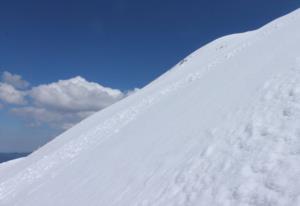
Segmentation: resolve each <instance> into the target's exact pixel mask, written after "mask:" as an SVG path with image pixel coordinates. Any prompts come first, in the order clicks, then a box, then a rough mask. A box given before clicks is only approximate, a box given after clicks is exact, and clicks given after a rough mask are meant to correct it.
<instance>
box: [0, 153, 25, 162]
mask: <svg viewBox="0 0 300 206" xmlns="http://www.w3.org/2000/svg"><path fill="white" fill-rule="evenodd" d="M29 154H30V153H0V163H2V162H6V161H9V160H13V159H17V158H20V157H25V156H27V155H29Z"/></svg>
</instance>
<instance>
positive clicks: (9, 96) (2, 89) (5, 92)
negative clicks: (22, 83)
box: [0, 82, 26, 104]
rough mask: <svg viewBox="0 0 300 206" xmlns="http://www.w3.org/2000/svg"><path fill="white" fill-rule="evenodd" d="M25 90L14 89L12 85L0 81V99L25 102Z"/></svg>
mask: <svg viewBox="0 0 300 206" xmlns="http://www.w3.org/2000/svg"><path fill="white" fill-rule="evenodd" d="M24 97H25V92H23V91H19V90H16V89H15V88H14V87H13V86H12V85H10V84H6V83H1V82H0V100H2V101H3V102H6V103H9V104H25V103H26V101H25V98H24Z"/></svg>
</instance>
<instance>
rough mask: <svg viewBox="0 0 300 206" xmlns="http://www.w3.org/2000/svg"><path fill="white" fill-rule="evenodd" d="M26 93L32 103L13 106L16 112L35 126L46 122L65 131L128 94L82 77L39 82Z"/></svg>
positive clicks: (13, 110)
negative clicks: (49, 82) (40, 83)
mask: <svg viewBox="0 0 300 206" xmlns="http://www.w3.org/2000/svg"><path fill="white" fill-rule="evenodd" d="M26 95H27V98H28V100H29V101H28V102H30V104H29V105H27V106H24V107H19V108H14V109H12V110H11V111H12V112H13V113H14V114H15V115H18V116H21V117H24V118H25V119H27V120H28V121H29V122H30V124H31V125H32V126H39V125H41V124H46V125H50V126H51V127H56V128H60V129H63V130H65V129H68V128H70V127H71V126H73V125H74V124H76V123H78V122H79V121H81V120H82V119H84V118H86V117H88V116H90V115H91V114H93V113H95V112H97V111H99V110H101V109H104V108H105V107H107V106H109V105H111V104H113V103H115V102H117V101H119V100H121V99H122V98H124V97H125V96H127V94H126V95H125V94H124V93H123V92H121V91H120V90H117V89H111V88H108V87H103V86H101V85H100V84H98V83H95V82H88V81H87V80H85V79H84V78H82V77H75V78H72V79H68V80H60V81H58V82H54V83H51V84H44V85H39V86H37V87H33V88H32V89H31V90H29V91H27V92H26Z"/></svg>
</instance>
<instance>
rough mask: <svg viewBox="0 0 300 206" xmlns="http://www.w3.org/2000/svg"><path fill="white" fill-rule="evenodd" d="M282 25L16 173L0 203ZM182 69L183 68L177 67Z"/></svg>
mask: <svg viewBox="0 0 300 206" xmlns="http://www.w3.org/2000/svg"><path fill="white" fill-rule="evenodd" d="M282 25H284V24H282V23H281V24H279V23H277V24H276V26H272V27H271V28H270V29H266V30H268V32H265V35H263V36H262V37H260V36H259V35H258V37H260V38H256V39H255V41H252V42H246V43H243V44H242V45H241V46H238V47H236V48H235V49H233V50H231V51H230V52H229V53H227V54H225V55H224V56H221V57H219V58H216V59H215V60H213V61H212V62H211V63H209V64H208V65H207V66H205V67H204V69H203V71H200V72H194V73H190V74H188V75H186V77H185V78H183V79H182V80H179V81H177V82H175V83H173V84H171V85H170V86H167V87H166V88H165V89H163V90H162V91H159V92H156V93H155V94H154V95H152V96H150V97H147V98H144V99H143V100H142V101H141V102H139V103H138V104H137V105H134V106H132V107H130V108H129V109H126V110H124V111H122V112H120V113H118V114H116V115H114V116H113V117H112V118H110V119H108V120H106V121H104V122H103V123H102V124H100V125H99V126H98V127H96V128H94V129H92V130H91V131H90V132H88V133H87V134H84V135H81V136H79V137H78V138H76V139H74V140H71V141H70V142H69V143H67V144H66V145H64V146H62V147H61V148H60V149H58V151H56V152H54V153H53V154H50V155H48V156H44V157H43V158H42V159H41V160H39V161H38V162H36V163H35V164H33V165H31V166H29V167H28V168H26V169H25V170H23V171H21V172H19V173H18V174H17V175H16V176H14V177H12V178H10V179H8V180H6V181H4V182H2V183H1V184H0V200H4V199H5V198H7V197H8V196H10V197H11V198H12V197H14V196H15V195H16V194H17V191H16V188H17V185H18V184H19V183H20V182H26V183H27V184H30V183H32V182H33V181H36V180H37V179H39V178H41V177H42V176H44V175H45V174H47V172H48V171H50V170H51V169H53V168H55V167H56V166H57V165H59V162H62V161H65V162H68V163H69V162H70V161H71V160H72V159H74V158H75V157H76V156H78V155H79V154H80V153H81V152H83V151H84V150H86V149H87V148H91V147H94V146H95V145H99V144H101V142H103V141H105V140H106V139H107V138H109V137H110V136H112V135H114V134H115V133H118V132H119V131H120V130H121V129H122V128H123V127H124V126H126V125H127V124H129V123H130V122H132V121H133V120H134V119H135V118H136V117H137V116H138V115H139V114H141V113H142V112H143V111H145V110H146V109H147V108H149V107H150V106H151V105H153V104H155V103H157V102H158V101H159V100H160V99H161V98H163V96H166V95H167V94H169V93H171V92H174V91H177V90H179V89H180V88H184V87H185V86H187V85H188V84H189V83H191V82H194V81H196V80H199V79H201V78H202V76H203V75H204V74H205V73H207V72H208V71H210V70H212V69H213V68H216V66H218V65H220V64H222V63H223V62H224V61H226V60H228V59H231V58H233V57H234V56H236V55H237V54H238V53H239V52H241V51H242V50H244V49H245V48H247V47H249V46H251V45H252V44H254V43H255V42H257V41H259V40H261V39H262V38H264V37H266V36H267V35H269V34H271V33H272V31H274V30H275V29H278V28H280V27H281V26H282ZM254 32H256V31H254ZM258 34H259V32H258ZM185 63H186V62H185ZM183 65H184V64H182V65H180V66H183Z"/></svg>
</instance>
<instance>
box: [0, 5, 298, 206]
mask: <svg viewBox="0 0 300 206" xmlns="http://www.w3.org/2000/svg"><path fill="white" fill-rule="evenodd" d="M299 163H300V10H296V11H294V12H293V13H291V14H288V15H286V16H284V17H282V18H279V19H277V20H275V21H273V22H271V23H269V24H267V25H266V26H264V27H262V28H260V29H258V30H255V31H251V32H246V33H242V34H234V35H230V36H225V37H223V38H220V39H217V40H215V41H213V42H212V43H210V44H208V45H206V46H204V47H202V48H200V49H199V50H197V51H196V52H194V53H192V54H191V55H190V56H188V57H187V58H185V59H184V60H182V61H181V62H180V63H178V64H177V65H176V66H174V68H172V69H171V70H169V71H168V72H167V73H165V74H164V75H162V76H161V77H159V78H158V79H156V80H155V81H153V82H152V83H150V84H149V85H148V86H146V87H145V88H143V89H142V90H140V91H138V92H136V93H135V94H133V95H131V96H129V97H127V98H125V99H123V100H121V101H120V102H118V103H116V104H114V105H112V106H110V107H108V108H107V109H104V110H102V111H100V112H98V113H97V114H95V115H93V116H91V117H90V118H88V119H86V120H84V121H82V122H81V123H79V124H78V125H77V126H75V127H73V128H71V129H70V130H68V131H66V132H65V133H63V134H62V135H60V136H58V137H57V138H56V139H55V140H53V141H52V142H50V143H49V144H47V145H45V146H44V147H42V148H41V149H39V150H38V151H36V152H34V153H33V154H31V155H30V156H28V157H26V158H23V159H21V160H18V161H14V162H10V163H6V164H3V165H1V166H0V205H1V206H13V205H14V206H53V205H55V206H83V205H84V206H86V205H88V206H196V205H197V206H199V205H203V206H208V205H212V206H217V205H220V206H234V205H239V206H240V205H241V206H246V205H256V206H278V205H282V206H286V205H289V206H292V205H300V165H299Z"/></svg>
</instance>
